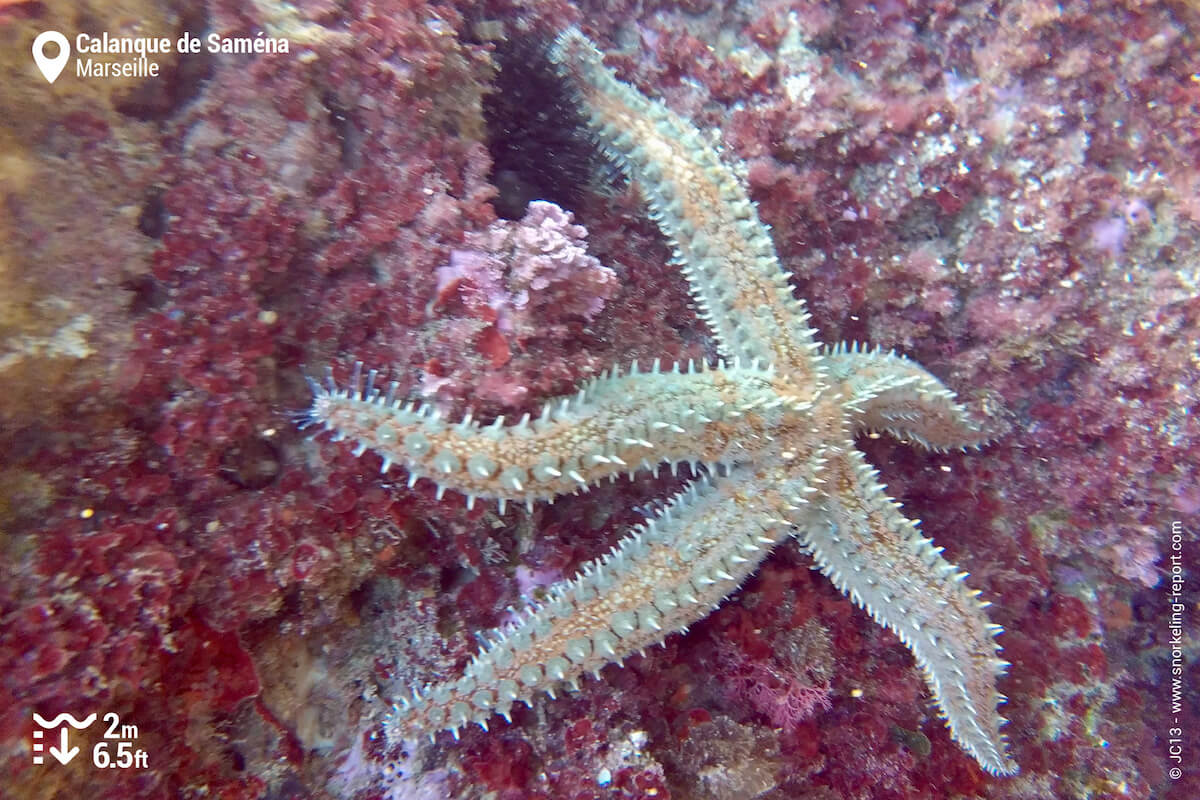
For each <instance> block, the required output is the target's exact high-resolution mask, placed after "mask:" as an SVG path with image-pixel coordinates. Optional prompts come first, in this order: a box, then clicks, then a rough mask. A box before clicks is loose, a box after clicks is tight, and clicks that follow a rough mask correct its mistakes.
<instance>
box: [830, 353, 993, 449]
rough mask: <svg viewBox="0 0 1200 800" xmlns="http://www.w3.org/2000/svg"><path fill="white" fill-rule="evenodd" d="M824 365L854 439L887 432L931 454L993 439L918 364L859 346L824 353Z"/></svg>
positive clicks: (901, 357)
mask: <svg viewBox="0 0 1200 800" xmlns="http://www.w3.org/2000/svg"><path fill="white" fill-rule="evenodd" d="M820 361H821V363H822V364H823V366H824V367H825V369H826V371H827V373H828V375H829V380H830V382H831V383H832V384H834V385H835V386H838V387H840V391H841V394H842V397H844V398H846V404H847V410H848V411H849V412H850V423H851V426H852V428H853V431H854V432H855V433H863V432H866V431H883V432H887V433H890V434H891V435H893V436H895V437H896V438H898V439H905V440H911V441H914V442H916V443H917V444H920V445H922V446H923V447H926V448H929V449H931V450H947V449H951V448H955V449H957V448H960V447H977V446H979V445H982V444H984V443H986V442H987V441H988V439H989V437H988V435H987V434H986V433H985V432H984V431H983V430H982V429H981V428H980V426H979V425H978V424H977V423H976V422H975V420H973V419H972V418H971V415H970V414H968V413H967V410H966V409H965V408H963V407H962V406H961V405H959V404H958V403H957V402H955V400H954V393H953V392H951V391H950V390H949V389H947V388H946V387H945V386H944V385H942V382H941V381H939V380H938V379H937V378H935V377H934V376H933V375H931V374H929V373H928V372H927V371H926V370H925V369H924V368H923V367H922V366H921V365H920V364H917V363H916V362H915V361H910V360H909V359H907V358H904V357H903V356H898V355H896V354H894V353H885V352H883V351H881V350H872V349H869V348H868V347H867V346H866V345H863V346H861V347H860V346H859V345H857V344H854V343H850V344H845V345H843V344H838V345H836V346H835V347H833V348H831V349H828V350H825V351H824V352H822V353H821V355H820Z"/></svg>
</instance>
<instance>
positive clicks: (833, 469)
mask: <svg viewBox="0 0 1200 800" xmlns="http://www.w3.org/2000/svg"><path fill="white" fill-rule="evenodd" d="M824 477H825V478H826V480H827V481H828V485H827V486H826V487H825V489H826V491H827V495H826V496H825V499H824V500H823V501H822V502H821V503H814V505H813V507H812V509H811V510H810V511H808V512H807V513H806V514H804V515H802V516H801V517H800V518H798V527H799V533H798V535H797V536H798V538H799V539H800V541H801V543H802V544H804V546H805V547H806V548H807V549H808V550H809V552H810V553H811V554H812V556H813V559H814V560H815V561H816V562H817V565H818V566H819V567H820V569H821V571H822V572H823V573H824V574H825V575H827V576H829V578H830V579H831V580H832V581H833V582H834V584H835V585H836V586H837V587H838V589H840V590H841V591H842V592H843V593H845V594H847V595H848V596H849V597H850V598H851V599H852V600H853V601H854V602H855V603H856V604H858V605H859V606H861V607H863V608H864V609H866V611H867V612H868V613H869V614H870V615H871V616H872V617H873V618H874V619H875V621H876V622H878V623H879V624H881V625H884V626H885V627H887V628H890V629H891V630H892V631H893V632H894V633H895V634H896V635H897V636H898V637H899V638H900V640H901V641H902V642H904V644H905V645H907V646H908V648H909V650H911V651H912V653H913V656H914V657H915V658H916V661H917V664H918V666H920V667H921V671H922V672H923V673H924V676H925V681H926V683H927V684H928V685H929V690H930V693H931V694H932V696H933V699H934V700H935V701H936V702H937V704H938V706H939V707H940V709H941V712H942V716H943V717H944V718H945V720H946V725H947V726H948V727H949V729H950V733H951V736H952V737H953V738H954V739H955V740H956V741H957V742H958V743H959V744H960V745H962V747H963V749H965V750H966V751H967V752H969V753H971V755H973V756H974V757H975V758H976V760H978V761H979V763H980V764H981V765H982V766H983V768H984V769H986V770H987V771H988V772H991V773H993V774H996V775H1012V774H1015V773H1016V772H1017V765H1016V763H1015V762H1013V761H1012V760H1011V759H1010V758H1009V757H1008V755H1007V753H1006V740H1005V737H1004V736H1003V735H1002V734H1001V733H1000V726H1001V725H1002V724H1004V722H1005V720H1004V718H1003V717H1001V716H1000V714H999V712H998V711H997V705H998V704H999V703H1000V702H1003V697H1002V696H1001V695H1000V694H999V693H998V692H997V691H996V677H997V676H998V675H999V674H1001V673H1002V672H1003V671H1004V670H1005V669H1006V668H1007V666H1008V664H1007V662H1005V661H1003V660H1002V659H1001V658H1000V657H999V652H1000V647H999V645H998V644H997V643H996V641H995V638H994V637H995V635H996V634H997V633H999V632H1000V630H1001V629H1000V626H998V625H993V624H991V623H990V622H988V619H987V616H986V615H985V614H984V608H985V605H984V604H983V603H981V602H980V601H979V599H978V594H979V593H978V592H977V591H973V590H971V589H968V588H967V587H966V585H965V584H964V582H963V579H964V578H966V577H967V575H966V573H965V572H961V571H959V570H958V568H957V567H955V566H954V565H953V564H950V563H949V562H948V561H946V560H945V559H944V558H942V557H941V548H939V547H935V546H934V545H933V543H932V542H931V541H930V540H929V539H927V538H925V537H923V536H922V535H921V533H920V531H918V530H917V527H916V525H915V524H914V523H913V521H911V520H909V519H907V518H906V517H904V516H903V515H902V514H901V513H899V511H898V506H897V504H896V503H895V502H894V501H893V500H891V499H890V498H889V497H888V496H887V495H886V494H885V493H884V491H883V487H882V486H880V484H879V483H878V482H877V481H876V480H875V471H874V470H873V469H871V467H870V465H869V464H867V463H866V461H865V459H864V458H863V457H862V455H861V454H860V453H859V452H858V451H857V450H854V449H853V448H849V447H848V448H846V449H845V450H843V451H842V452H840V453H837V454H835V455H833V456H832V457H831V458H830V460H829V462H828V465H827V468H826V470H825V475H824Z"/></svg>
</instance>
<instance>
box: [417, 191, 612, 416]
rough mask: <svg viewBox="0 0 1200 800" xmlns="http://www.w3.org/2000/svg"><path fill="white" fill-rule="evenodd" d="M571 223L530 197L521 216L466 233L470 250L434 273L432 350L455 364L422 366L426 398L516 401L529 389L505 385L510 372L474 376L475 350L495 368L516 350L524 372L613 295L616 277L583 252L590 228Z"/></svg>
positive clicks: (479, 403) (482, 404) (488, 405)
mask: <svg viewBox="0 0 1200 800" xmlns="http://www.w3.org/2000/svg"><path fill="white" fill-rule="evenodd" d="M573 219H574V215H572V214H571V213H570V212H567V211H563V210H562V209H561V208H559V207H558V206H556V205H554V204H553V203H548V202H545V201H540V200H536V201H534V202H532V203H530V204H529V207H528V209H527V211H526V214H525V216H524V217H523V218H522V219H521V220H520V221H519V222H508V221H505V220H498V221H496V222H493V223H492V224H491V225H490V226H489V227H488V228H487V230H485V231H482V232H480V233H468V234H467V235H466V238H465V245H466V248H464V249H456V250H452V251H451V252H450V263H449V264H448V265H446V266H443V267H439V268H438V270H437V295H436V297H435V299H434V300H433V301H432V303H431V311H433V312H434V313H435V314H436V315H437V316H436V317H435V319H434V320H433V321H432V322H431V323H430V326H429V327H430V328H431V336H432V337H433V339H434V342H433V344H432V345H431V347H432V348H433V349H435V350H440V351H444V352H446V353H447V361H449V362H450V363H454V364H455V367H450V366H448V365H447V363H444V362H443V361H442V360H440V359H439V361H438V366H437V368H436V369H431V370H429V371H426V373H425V376H424V379H423V381H422V393H423V394H424V395H425V396H426V397H429V398H431V399H434V400H436V399H439V397H446V398H455V397H458V398H460V399H461V398H462V397H464V396H465V397H468V398H470V402H472V404H473V405H475V406H476V407H477V408H482V409H484V410H491V409H492V408H493V407H499V408H504V407H514V406H520V405H522V404H523V403H524V402H525V401H526V400H527V398H528V394H529V387H527V386H525V385H521V384H514V383H511V382H509V381H508V379H507V376H508V374H509V373H507V372H506V373H496V372H494V371H493V372H491V373H487V372H485V373H484V374H482V375H481V374H479V367H480V365H479V364H478V363H472V361H471V360H468V359H469V354H470V352H471V350H472V349H474V350H475V351H476V352H477V353H478V355H480V356H482V357H483V363H484V364H485V365H486V366H488V367H491V368H492V369H493V370H496V369H499V368H501V367H504V366H506V365H507V364H508V363H509V361H510V360H512V358H513V354H514V351H516V352H517V354H518V355H517V358H518V361H519V362H521V363H522V364H525V365H526V367H525V368H526V369H528V366H527V365H528V362H529V356H528V354H529V352H530V351H531V350H533V349H537V350H541V349H542V348H544V347H545V346H546V344H545V343H547V342H549V343H552V342H555V341H570V340H571V339H572V338H573V337H574V336H575V335H577V332H578V330H579V328H580V327H581V326H582V325H584V324H586V323H588V322H590V321H591V320H593V319H595V317H596V316H597V315H598V314H599V313H600V312H601V310H602V309H603V308H604V305H605V303H606V301H608V300H609V299H611V298H612V297H613V295H615V294H616V292H617V288H618V284H617V279H616V274H615V273H614V272H613V271H612V270H611V269H609V268H607V267H605V266H603V265H601V264H600V262H599V260H597V259H596V258H595V257H594V256H591V255H588V253H587V230H586V229H585V228H584V227H583V226H582V225H576V224H574V223H573V221H572V220H573ZM464 343H466V346H464ZM472 343H473V345H474V347H473V348H472V347H471V344H472ZM463 354H467V355H468V359H464V358H463ZM514 368H520V367H519V366H518V365H514ZM541 368H542V369H543V370H544V371H546V372H551V371H552V368H551V367H550V365H546V364H542V365H541Z"/></svg>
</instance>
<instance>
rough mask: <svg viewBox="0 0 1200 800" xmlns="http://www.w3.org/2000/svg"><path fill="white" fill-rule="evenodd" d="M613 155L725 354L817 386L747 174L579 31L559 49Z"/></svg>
mask: <svg viewBox="0 0 1200 800" xmlns="http://www.w3.org/2000/svg"><path fill="white" fill-rule="evenodd" d="M550 58H551V60H552V61H554V62H555V64H557V65H558V67H559V69H560V71H561V72H562V75H563V77H564V78H565V79H566V80H567V82H568V83H569V84H570V86H571V87H572V88H573V89H574V90H575V92H576V95H577V99H578V101H579V104H580V106H581V109H582V110H583V112H584V115H585V117H586V118H587V119H588V121H589V124H590V125H591V128H592V130H593V132H594V133H595V135H596V138H597V139H598V140H599V142H600V143H601V145H602V146H603V148H604V150H605V152H606V153H607V155H608V156H609V157H610V158H612V159H613V160H614V161H615V162H616V163H617V165H618V166H619V167H620V168H621V169H622V171H623V172H625V174H626V175H627V176H629V177H630V178H632V179H633V180H635V181H636V182H637V184H638V186H639V188H640V189H641V191H642V193H643V194H644V195H645V197H646V200H647V202H648V204H649V206H650V210H651V216H652V217H653V218H654V219H655V221H656V222H657V223H658V226H659V228H661V229H662V231H663V233H664V234H665V235H666V237H667V238H668V240H669V241H670V243H671V246H672V249H673V250H674V252H675V259H676V260H677V261H678V262H679V264H680V267H681V269H682V271H683V274H684V276H685V277H686V278H687V280H688V285H689V287H690V289H691V292H692V296H693V297H694V298H695V300H696V305H697V310H698V312H699V314H700V316H701V317H702V318H703V319H704V320H705V322H707V323H708V325H709V327H710V328H711V329H712V331H713V333H714V335H715V336H716V339H717V341H718V344H719V346H720V349H721V352H723V353H725V354H727V355H729V356H735V357H741V358H742V359H744V360H745V361H747V362H749V361H751V360H753V359H759V360H760V361H761V362H762V363H764V364H774V365H776V366H777V367H778V368H779V369H780V371H781V372H786V373H787V374H789V375H790V376H791V377H792V379H793V380H794V381H796V382H797V383H798V384H802V385H804V384H809V385H811V384H815V383H817V382H818V378H819V376H817V375H815V374H814V367H813V352H814V351H815V350H816V349H817V347H818V346H819V345H817V343H816V342H815V340H814V338H813V330H812V329H811V328H810V327H809V325H808V321H809V318H810V317H809V314H808V312H807V310H806V309H805V307H804V303H803V302H802V301H800V300H798V299H796V298H795V297H794V296H793V295H792V289H791V285H790V284H789V282H788V277H787V275H786V273H785V272H784V271H783V268H782V266H781V265H780V263H779V258H778V257H777V256H776V253H775V246H774V244H773V242H772V241H771V235H770V232H769V229H768V228H767V227H766V226H765V225H764V224H763V223H762V222H761V221H760V220H759V218H758V211H757V209H756V208H755V206H754V203H753V202H751V200H750V196H749V195H748V194H747V193H746V189H745V187H744V186H743V184H742V181H741V179H740V178H739V177H738V175H737V174H736V173H735V172H734V170H733V169H732V168H731V167H730V166H729V165H728V164H726V163H724V161H723V160H722V159H721V158H720V157H718V155H717V149H716V148H714V147H713V145H712V144H711V143H710V142H707V141H705V137H704V136H703V135H702V134H701V133H700V131H699V130H697V129H696V126H695V125H693V124H692V123H691V122H690V121H688V120H686V119H684V118H683V117H681V116H679V115H678V114H676V113H675V112H674V111H672V110H670V109H669V108H667V106H665V105H664V104H662V103H661V102H658V101H656V100H651V99H649V98H647V97H645V96H644V95H643V94H642V93H641V92H639V91H638V90H637V89H635V88H633V87H632V86H629V85H627V84H625V83H622V82H621V81H619V80H618V79H617V77H616V76H615V75H614V74H613V72H612V70H610V69H609V68H608V67H607V66H605V64H604V61H603V58H602V57H601V54H600V52H599V51H598V50H597V49H596V47H595V45H593V44H592V43H591V42H590V41H589V40H588V39H586V38H585V37H584V36H583V34H581V33H580V32H579V31H578V30H576V29H574V28H572V29H569V30H567V31H565V32H563V33H562V34H561V35H560V36H559V37H558V39H557V41H556V42H555V44H554V46H553V47H552V48H551V51H550Z"/></svg>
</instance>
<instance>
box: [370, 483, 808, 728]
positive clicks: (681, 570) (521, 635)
mask: <svg viewBox="0 0 1200 800" xmlns="http://www.w3.org/2000/svg"><path fill="white" fill-rule="evenodd" d="M756 480H757V478H754V479H752V478H751V477H750V473H749V472H743V471H742V470H741V469H740V468H739V469H735V470H733V472H732V474H731V476H730V477H728V478H723V479H714V480H713V481H711V482H710V481H709V479H707V478H702V479H700V480H698V481H696V482H695V483H693V484H692V485H691V486H689V487H688V488H687V489H686V490H685V491H683V492H681V493H680V494H679V495H677V496H676V497H675V498H674V499H673V500H672V501H671V502H670V503H669V504H667V505H666V506H665V507H664V508H663V510H662V511H661V512H660V513H659V514H658V515H657V516H656V517H654V518H652V519H649V520H647V522H646V523H645V524H644V525H641V526H639V527H638V528H637V529H636V530H635V531H634V532H633V533H631V534H630V535H629V536H627V537H625V538H624V539H623V540H622V541H621V542H620V543H619V544H618V545H617V546H616V547H615V548H614V549H613V550H612V551H611V552H610V553H609V554H608V555H606V556H604V557H602V558H599V559H596V560H594V561H591V562H589V563H588V564H586V565H585V566H584V567H583V568H582V569H581V570H580V572H579V573H578V574H576V576H575V577H573V578H571V579H569V580H565V581H562V582H560V583H558V584H556V585H554V586H553V587H551V588H550V590H549V597H548V599H547V600H546V601H545V602H544V603H541V604H537V605H535V606H533V607H531V608H530V609H528V610H526V611H525V612H523V613H521V615H520V617H519V618H518V620H517V621H516V622H515V623H513V624H511V625H509V626H507V627H505V628H502V629H499V630H497V631H493V632H492V634H491V635H489V636H487V637H485V640H486V641H487V645H486V646H485V647H484V648H483V649H482V650H481V651H480V652H479V653H478V654H477V655H476V656H475V658H474V659H473V660H472V662H471V663H470V665H468V667H467V668H466V670H464V672H463V674H462V675H461V676H460V677H458V678H457V679H453V680H449V681H445V682H443V683H439V684H435V685H432V686H428V687H426V688H424V689H419V690H414V691H413V694H412V696H411V698H403V699H401V700H400V701H399V703H398V704H397V705H396V706H395V707H394V708H393V712H392V714H391V715H390V716H389V718H388V721H387V723H386V724H385V730H386V732H387V735H388V737H389V739H391V740H409V739H418V738H422V737H433V736H435V735H436V734H437V732H438V731H440V730H449V731H451V732H452V733H454V734H455V736H457V735H458V732H459V730H460V729H461V728H462V727H464V726H466V725H467V724H469V723H472V722H474V723H476V724H479V725H480V726H481V727H484V728H486V727H487V726H488V725H489V720H490V718H491V717H492V716H493V715H494V714H500V715H502V716H504V717H506V718H507V717H509V714H510V709H511V707H512V704H513V703H514V702H516V701H522V702H525V703H529V702H530V701H531V700H532V698H533V697H534V696H535V694H537V693H540V692H545V693H547V694H549V695H551V696H554V694H555V693H556V692H557V691H559V690H561V689H562V688H563V687H564V686H569V687H574V686H577V683H578V680H579V678H580V677H582V676H583V675H584V674H587V673H592V674H593V675H596V676H597V677H598V676H599V672H600V670H601V669H602V668H603V667H604V666H606V665H607V664H609V663H612V662H617V663H621V662H622V661H623V660H624V659H625V658H627V657H628V656H629V655H631V654H633V653H636V652H639V651H641V650H644V649H645V648H647V647H649V646H650V645H652V644H658V643H660V642H662V640H663V639H664V638H665V637H666V636H667V635H669V634H670V633H672V632H675V631H686V630H687V628H688V626H689V625H691V624H692V623H694V622H696V621H697V620H700V619H703V618H704V617H706V616H707V615H708V614H709V613H710V612H711V610H712V609H713V608H716V607H717V606H718V605H719V604H720V603H721V601H722V600H724V598H725V597H726V596H728V595H729V594H730V593H732V592H734V591H736V590H737V588H738V586H740V585H741V583H742V582H743V581H744V580H745V579H746V577H747V576H748V575H749V574H750V573H752V572H753V571H754V570H755V569H757V567H758V564H759V563H760V562H761V561H762V559H763V558H764V557H765V556H766V554H767V553H768V552H770V550H771V548H772V547H773V546H774V545H775V544H776V543H778V542H779V541H780V540H781V539H783V538H786V537H787V535H788V533H789V531H790V530H791V525H790V523H789V522H788V521H787V520H786V519H784V518H783V517H782V516H781V515H780V514H779V513H778V510H777V508H776V506H780V505H782V504H784V503H785V501H784V499H783V496H782V493H781V492H780V491H779V490H778V489H773V490H767V491H759V489H758V488H757V487H756V486H755V485H754V483H755V481H756ZM793 489H795V490H796V491H799V489H797V488H796V484H794V483H793Z"/></svg>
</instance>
